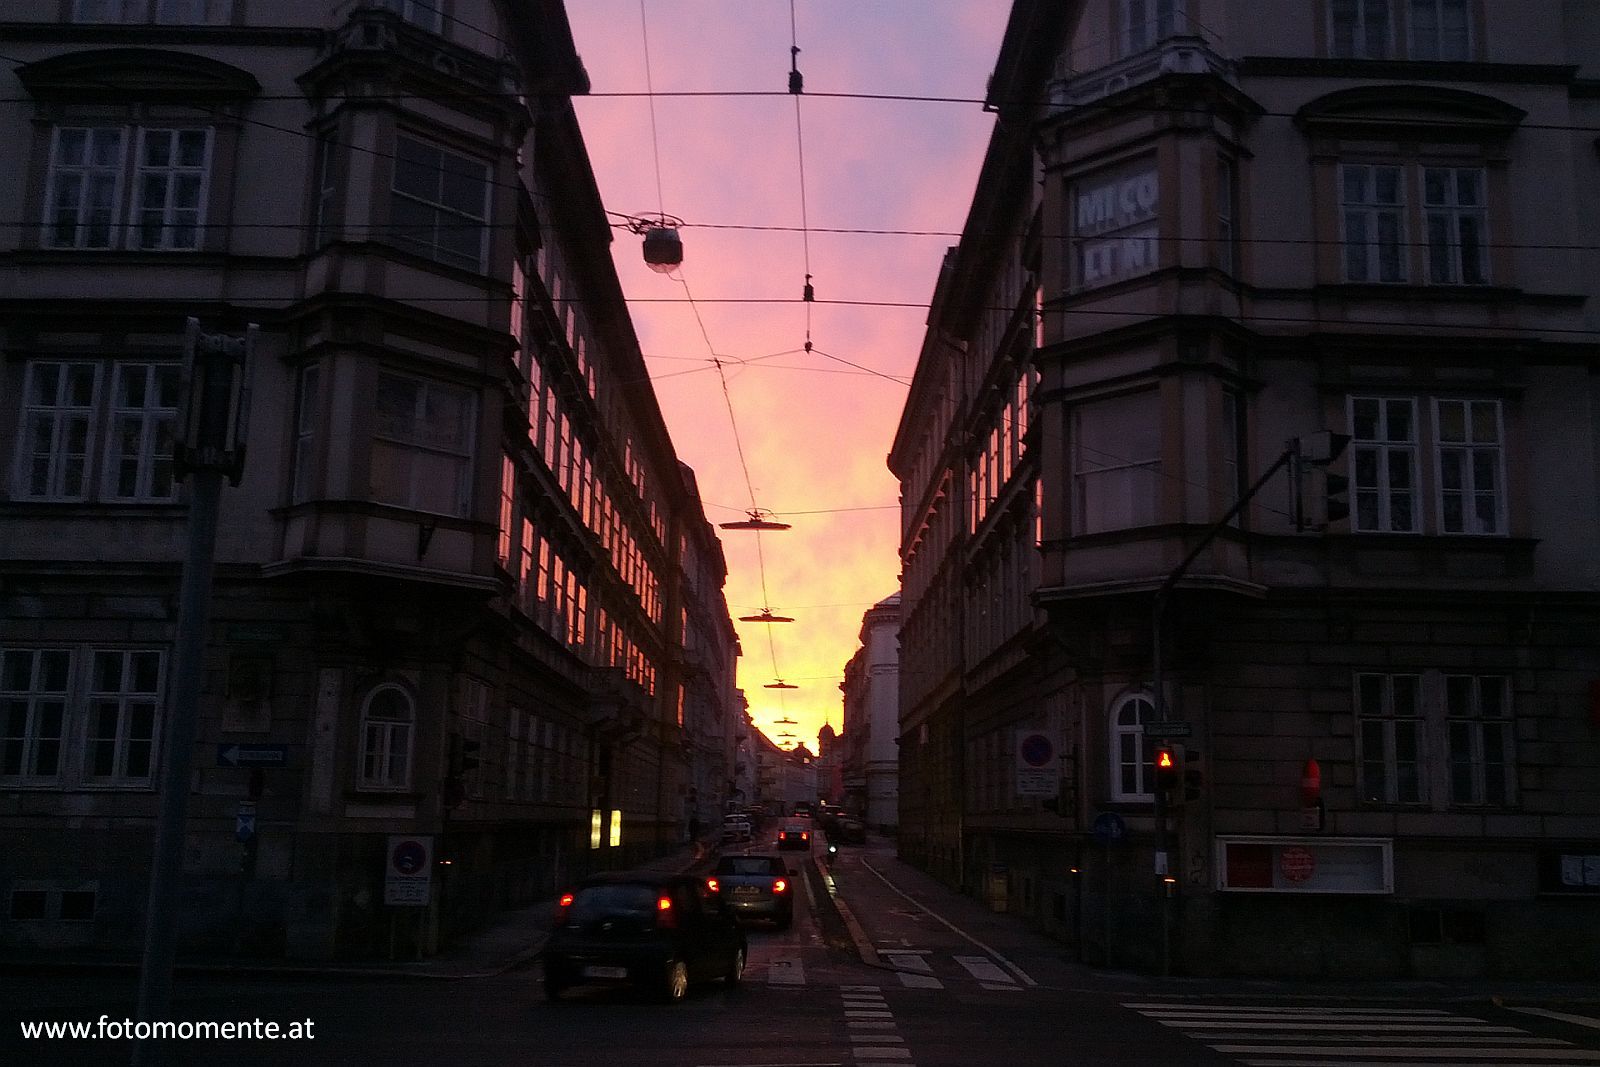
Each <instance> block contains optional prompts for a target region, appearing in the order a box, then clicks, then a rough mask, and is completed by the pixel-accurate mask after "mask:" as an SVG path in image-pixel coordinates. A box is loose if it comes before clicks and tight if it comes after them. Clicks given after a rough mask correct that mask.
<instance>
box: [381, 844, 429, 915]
mask: <svg viewBox="0 0 1600 1067" xmlns="http://www.w3.org/2000/svg"><path fill="white" fill-rule="evenodd" d="M432 892H433V838H432V836H430V835H426V834H391V835H389V850H388V853H387V859H386V862H385V864H384V871H383V902H384V903H385V904H394V905H399V906H401V907H415V908H420V907H426V906H427V905H428V901H429V899H430V898H431V896H432Z"/></svg>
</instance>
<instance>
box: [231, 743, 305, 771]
mask: <svg viewBox="0 0 1600 1067" xmlns="http://www.w3.org/2000/svg"><path fill="white" fill-rule="evenodd" d="M288 762H289V746H288V745H218V746H217V766H218V767H282V766H283V765H285V764H286V763H288Z"/></svg>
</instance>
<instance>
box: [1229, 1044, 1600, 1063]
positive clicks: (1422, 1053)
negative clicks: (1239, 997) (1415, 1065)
mask: <svg viewBox="0 0 1600 1067" xmlns="http://www.w3.org/2000/svg"><path fill="white" fill-rule="evenodd" d="M1210 1047H1211V1048H1213V1049H1215V1050H1216V1051H1218V1052H1253V1053H1257V1054H1261V1053H1265V1054H1269V1055H1278V1056H1296V1055H1298V1056H1316V1055H1323V1056H1328V1055H1337V1056H1338V1057H1339V1058H1340V1059H1341V1060H1345V1059H1360V1058H1364V1057H1367V1056H1405V1057H1408V1058H1411V1059H1445V1058H1451V1059H1474V1060H1487V1059H1490V1058H1493V1059H1495V1060H1496V1061H1497V1064H1496V1067H1499V1064H1503V1063H1505V1057H1506V1056H1507V1055H1512V1054H1514V1055H1516V1056H1517V1057H1519V1058H1521V1059H1534V1060H1557V1059H1559V1060H1583V1061H1585V1062H1588V1063H1593V1062H1594V1061H1596V1060H1600V1052H1590V1051H1587V1050H1585V1049H1578V1048H1572V1049H1567V1048H1518V1049H1504V1048H1403V1047H1395V1048H1391V1047H1384V1046H1379V1047H1372V1048H1351V1047H1349V1046H1346V1045H1328V1046H1324V1047H1321V1048H1307V1047H1306V1046H1304V1045H1211V1046H1210Z"/></svg>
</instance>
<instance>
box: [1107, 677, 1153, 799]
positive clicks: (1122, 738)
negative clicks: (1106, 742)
mask: <svg viewBox="0 0 1600 1067" xmlns="http://www.w3.org/2000/svg"><path fill="white" fill-rule="evenodd" d="M1155 718H1156V706H1155V704H1154V703H1153V702H1152V701H1151V699H1150V697H1149V695H1148V694H1144V693H1135V694H1130V695H1128V696H1125V697H1123V698H1122V699H1120V700H1118V701H1117V702H1116V703H1115V704H1114V705H1112V707H1111V799H1112V800H1153V799H1154V798H1155V741H1154V740H1153V739H1152V738H1149V737H1146V736H1145V733H1144V724H1145V723H1147V722H1154V721H1155Z"/></svg>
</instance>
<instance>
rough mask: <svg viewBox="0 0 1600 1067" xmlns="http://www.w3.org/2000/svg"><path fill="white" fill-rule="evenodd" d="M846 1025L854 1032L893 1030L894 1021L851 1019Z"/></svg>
mask: <svg viewBox="0 0 1600 1067" xmlns="http://www.w3.org/2000/svg"><path fill="white" fill-rule="evenodd" d="M845 1025H846V1026H848V1027H849V1028H850V1029H852V1030H893V1029H894V1020H893V1019H890V1020H888V1021H887V1022H879V1021H878V1020H876V1019H849V1020H846V1022H845Z"/></svg>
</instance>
